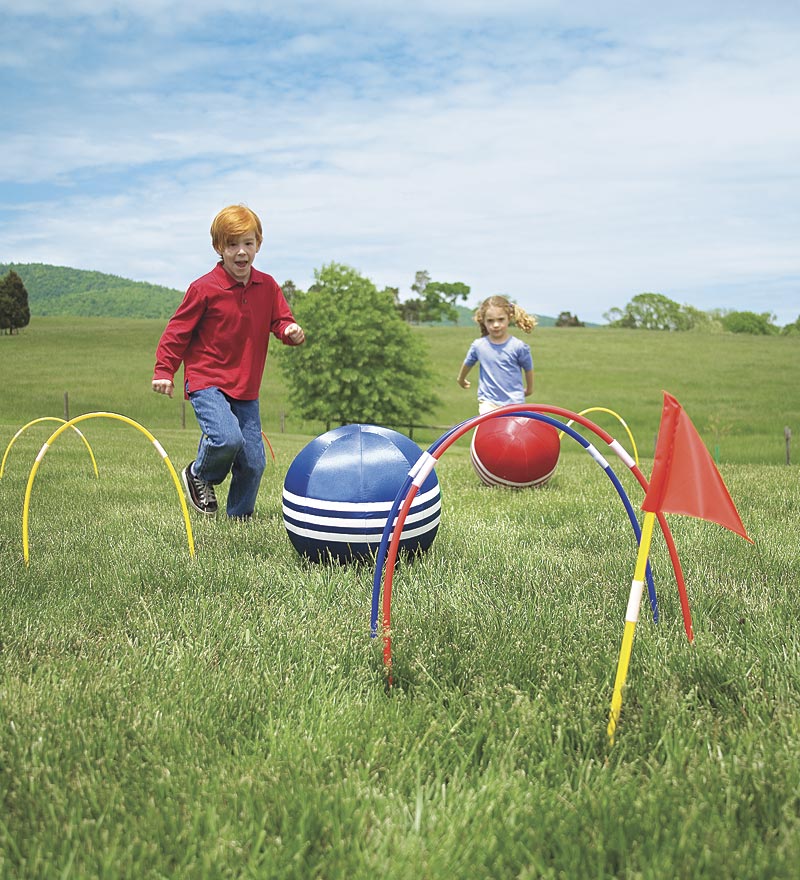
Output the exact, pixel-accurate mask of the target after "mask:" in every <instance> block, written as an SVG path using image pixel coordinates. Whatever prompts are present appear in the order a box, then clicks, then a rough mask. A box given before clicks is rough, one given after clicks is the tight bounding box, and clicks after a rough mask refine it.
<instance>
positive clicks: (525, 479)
mask: <svg viewBox="0 0 800 880" xmlns="http://www.w3.org/2000/svg"><path fill="white" fill-rule="evenodd" d="M560 452H561V441H560V438H559V436H558V431H557V430H556V429H555V428H554V427H553V426H552V425H548V424H547V423H546V422H540V421H539V420H538V419H529V418H525V417H523V416H498V417H496V418H493V419H489V420H488V421H486V422H481V424H480V425H478V427H477V428H476V429H475V432H474V433H473V435H472V444H471V446H470V457H471V458H472V464H473V465H474V467H475V470H476V471H477V473H478V476H479V477H480V478H481V480H483V482H484V483H486V485H487V486H511V487H512V488H515V489H523V488H526V487H527V486H543V485H544V484H545V483H546V482H547V481H548V480H549V479H550V477H552V476H553V472H554V471H555V469H556V465H557V464H558V455H559V453H560Z"/></svg>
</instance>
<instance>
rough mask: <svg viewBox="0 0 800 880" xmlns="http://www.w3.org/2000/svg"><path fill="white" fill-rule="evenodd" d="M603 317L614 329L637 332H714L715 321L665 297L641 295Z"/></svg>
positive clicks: (690, 307) (655, 294) (649, 294)
mask: <svg viewBox="0 0 800 880" xmlns="http://www.w3.org/2000/svg"><path fill="white" fill-rule="evenodd" d="M603 317H604V318H605V319H606V321H608V323H609V326H611V327H628V328H631V329H634V330H709V331H711V330H713V329H714V320H713V317H712V316H711V315H709V314H707V313H706V312H701V311H700V310H699V309H696V308H694V307H693V306H689V305H683V306H682V305H679V304H678V303H676V302H675V301H674V300H671V299H670V298H669V297H667V296H664V294H663V293H639V294H637V295H636V296H634V297H633V299H631V301H630V302H629V303H628V304H627V305H626V306H625V308H624V309H619V308H617V307H616V306H615V307H614V308H613V309H610V310H609V311H607V312H606V313H605V314H604V315H603Z"/></svg>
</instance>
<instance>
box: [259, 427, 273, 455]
mask: <svg viewBox="0 0 800 880" xmlns="http://www.w3.org/2000/svg"><path fill="white" fill-rule="evenodd" d="M261 439H262V440H263V441H264V442H265V443H266V444H267V448H268V449H269V453H270V455H271V456H272V460H273V461H275V450H274V449H273V448H272V444H271V443H270V442H269V437H267V435H266V434H265V433H264V432H263V431H262V432H261Z"/></svg>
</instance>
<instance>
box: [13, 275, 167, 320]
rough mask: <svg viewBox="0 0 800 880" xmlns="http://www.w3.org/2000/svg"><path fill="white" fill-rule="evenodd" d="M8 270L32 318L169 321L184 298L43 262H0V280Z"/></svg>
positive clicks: (141, 283)
mask: <svg viewBox="0 0 800 880" xmlns="http://www.w3.org/2000/svg"><path fill="white" fill-rule="evenodd" d="M11 269H13V270H14V271H15V272H16V273H17V275H19V277H20V278H21V279H22V283H23V284H24V285H25V289H26V290H27V291H28V305H29V307H30V310H31V315H42V316H44V315H48V316H56V315H63V316H68V315H69V316H74V317H98V318H169V317H170V315H172V313H173V312H174V311H175V309H176V308H177V306H178V303H180V301H181V299H182V298H183V291H179V290H173V289H172V288H169V287H161V286H160V285H158V284H148V283H147V282H145V281H129V280H128V279H127V278H120V277H118V276H117V275H107V274H105V273H103V272H88V271H85V270H83V269H70V268H68V267H66V266H49V265H46V264H45V263H0V277H2V276H3V275H5V274H6V273H7V272H8V271H9V270H11Z"/></svg>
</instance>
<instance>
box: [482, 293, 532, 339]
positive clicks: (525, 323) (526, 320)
mask: <svg viewBox="0 0 800 880" xmlns="http://www.w3.org/2000/svg"><path fill="white" fill-rule="evenodd" d="M490 308H496V309H502V310H503V311H504V312H505V313H506V314H507V315H508V323H509V324H516V326H517V327H519V328H520V330H524V331H525V332H526V333H530V332H531V330H533V328H534V327H535V326H536V318H535V317H534V316H533V315H529V314H528V313H527V312H526V311H525V309H522V308H520V307H519V306H518V305H516V304H515V303H512V302H510V301H509V300H507V299H506V298H505V297H504V296H490V297H488V298H487V299H485V300H484V301H483V302H482V303H481V304H480V305H479V306H478V308H477V309H476V310H475V314H474V315H473V316H472V320H473V321H475V323H476V324H477V325H478V326H479V327H480V328H481V336H488V335H489V331H488V330H487V329H486V324H485V323H484V316H485V315H486V310H487V309H490Z"/></svg>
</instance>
